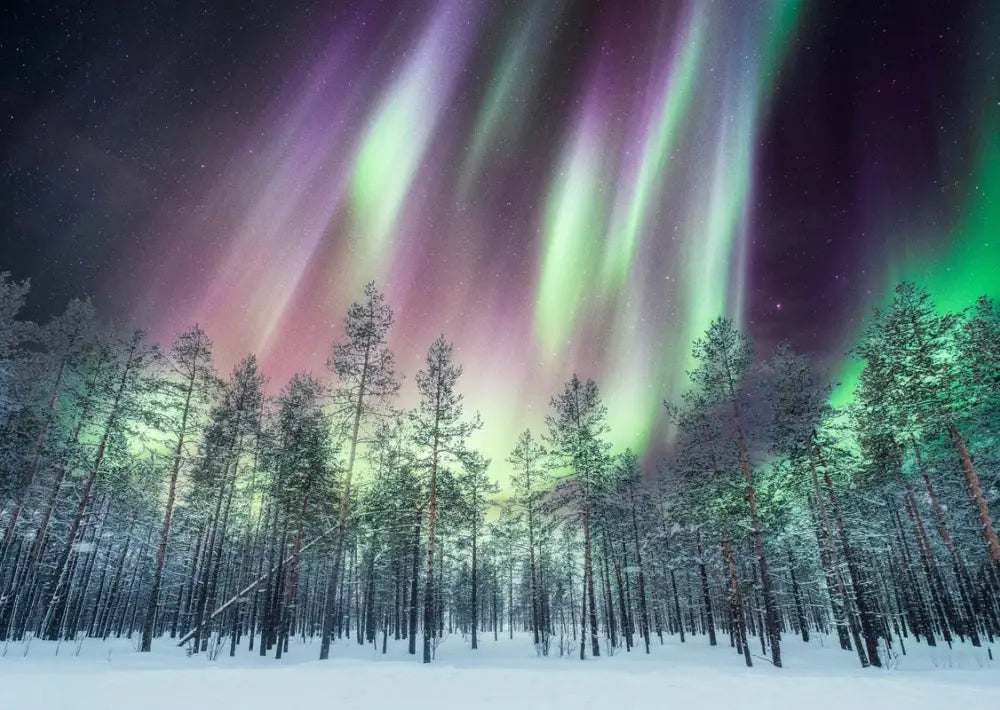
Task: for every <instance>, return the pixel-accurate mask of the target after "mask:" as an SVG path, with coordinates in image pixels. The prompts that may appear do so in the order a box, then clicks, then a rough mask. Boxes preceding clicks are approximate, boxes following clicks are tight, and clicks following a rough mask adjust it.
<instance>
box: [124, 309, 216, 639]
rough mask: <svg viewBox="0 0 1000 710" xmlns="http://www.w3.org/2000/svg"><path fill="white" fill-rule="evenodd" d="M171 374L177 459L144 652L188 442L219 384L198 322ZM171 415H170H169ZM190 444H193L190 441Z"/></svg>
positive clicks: (178, 344)
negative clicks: (179, 476)
mask: <svg viewBox="0 0 1000 710" xmlns="http://www.w3.org/2000/svg"><path fill="white" fill-rule="evenodd" d="M167 367H168V371H170V372H171V375H170V376H168V377H165V378H164V380H163V382H162V387H163V389H164V390H165V392H164V393H163V398H162V401H161V402H160V403H159V408H160V409H161V410H162V411H164V412H167V413H169V415H173V416H172V417H170V419H171V420H172V421H169V422H167V423H165V426H166V427H169V428H170V429H171V431H172V433H174V436H175V437H176V442H175V444H174V451H173V461H172V462H171V464H170V480H169V482H168V484H167V502H166V506H165V509H164V512H163V525H162V527H161V530H160V543H159V546H158V548H157V552H156V565H155V567H154V568H153V585H152V587H151V588H150V592H149V599H148V602H147V606H146V615H145V620H144V621H143V625H142V640H141V643H140V649H139V650H140V651H143V652H149V651H150V649H151V648H152V644H153V627H154V625H155V621H156V614H157V607H158V605H159V601H160V586H161V584H162V582H163V567H164V564H165V562H166V555H167V543H168V541H169V538H170V525H171V522H172V518H173V513H174V501H175V500H176V496H177V477H178V474H179V473H180V470H181V465H182V464H183V462H184V458H185V444H187V443H188V442H187V439H188V437H189V436H190V434H191V432H192V431H193V430H195V429H196V428H197V427H198V424H199V423H200V422H199V421H198V420H199V418H200V417H201V416H202V415H203V413H204V409H205V408H206V407H207V406H208V403H209V399H210V397H211V395H212V391H213V389H214V388H215V386H216V377H215V370H214V369H213V368H212V343H211V341H210V340H209V339H208V336H207V335H206V334H205V331H203V330H202V329H201V328H199V327H198V326H197V325H195V326H194V327H192V328H190V329H189V330H187V331H185V332H184V333H181V334H180V335H179V336H178V337H177V339H176V340H175V341H174V343H173V345H172V346H171V348H170V358H169V359H168V360H167ZM169 415H168V416H169ZM188 445H189V444H188Z"/></svg>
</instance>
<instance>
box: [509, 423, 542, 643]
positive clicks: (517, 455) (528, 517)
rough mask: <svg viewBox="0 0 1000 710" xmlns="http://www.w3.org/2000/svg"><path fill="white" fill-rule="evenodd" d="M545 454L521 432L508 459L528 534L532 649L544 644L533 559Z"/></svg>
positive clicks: (536, 576) (536, 568)
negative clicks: (533, 645)
mask: <svg viewBox="0 0 1000 710" xmlns="http://www.w3.org/2000/svg"><path fill="white" fill-rule="evenodd" d="M547 456H548V452H547V451H546V450H545V447H543V446H542V445H541V444H539V443H537V442H536V441H535V438H534V437H533V436H532V434H531V431H530V430H528V429H526V430H524V431H523V432H521V435H520V436H519V437H518V439H517V443H516V444H515V445H514V449H513V451H511V453H510V456H508V457H507V463H509V464H510V465H511V484H512V485H513V487H514V496H515V497H514V502H515V503H516V504H517V505H518V506H519V507H520V508H521V509H522V510H523V511H524V517H525V526H526V532H527V534H528V566H529V573H530V577H531V632H532V634H533V636H534V642H535V646H538V645H539V644H540V643H542V642H543V641H544V629H543V628H542V623H541V616H542V613H541V612H542V610H541V599H540V596H539V594H540V590H539V584H538V564H537V560H536V559H535V556H536V553H535V546H536V541H535V535H536V525H537V522H536V518H537V516H538V504H539V499H540V497H541V495H542V493H543V490H544V489H543V488H542V485H543V484H544V483H546V480H545V473H546V463H547Z"/></svg>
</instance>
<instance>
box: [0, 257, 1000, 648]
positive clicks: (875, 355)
mask: <svg viewBox="0 0 1000 710" xmlns="http://www.w3.org/2000/svg"><path fill="white" fill-rule="evenodd" d="M28 288H29V287H28V284H27V283H20V282H17V281H16V280H14V279H12V278H11V277H10V276H9V275H4V276H3V277H2V279H0V378H2V379H0V408H2V409H0V428H2V433H0V506H2V507H0V532H2V536H3V537H2V547H0V645H2V644H9V643H11V642H19V643H25V642H29V641H30V640H31V639H33V638H38V639H44V640H49V641H62V642H73V641H75V640H76V641H79V640H80V639H84V638H93V639H108V638H110V637H127V638H131V639H133V640H134V642H135V644H136V648H137V649H138V650H141V651H149V650H150V649H151V648H152V647H153V646H156V645H159V644H170V645H179V646H183V647H184V648H186V649H187V652H188V653H189V654H205V655H206V656H207V657H208V658H212V659H214V658H216V657H218V656H219V655H220V654H229V655H238V654H259V655H260V656H265V655H273V657H274V658H281V657H282V656H283V655H285V654H289V655H290V654H297V655H299V656H302V655H309V656H310V657H318V658H320V659H325V658H328V657H335V656H336V655H337V652H338V649H337V647H338V646H342V645H343V644H369V645H371V646H372V647H373V649H374V650H375V651H376V652H380V653H385V651H386V648H387V644H388V643H389V641H390V639H391V640H392V641H393V642H399V643H403V644H406V645H407V647H408V651H409V653H410V654H413V656H414V659H415V660H416V659H422V661H423V662H424V663H428V662H431V661H432V660H433V659H434V658H435V652H436V649H437V647H438V645H439V644H440V643H441V642H442V639H444V638H447V637H448V636H452V635H456V634H460V635H462V636H463V637H464V638H466V639H468V640H469V652H470V653H474V652H475V649H476V648H477V645H479V644H482V643H483V642H484V639H486V638H489V639H493V640H496V639H498V638H502V637H503V636H507V637H508V638H514V636H515V634H520V635H522V636H523V638H525V639H529V640H530V641H531V642H533V643H534V646H535V650H536V652H537V654H538V655H540V656H544V655H549V656H552V655H558V656H569V657H574V658H580V659H585V658H590V657H596V656H609V655H617V654H622V653H626V652H628V653H632V654H645V653H649V652H650V647H651V646H655V645H657V644H662V643H664V637H666V636H672V637H676V638H677V639H679V641H680V642H684V643H686V644H689V645H693V644H701V645H710V646H728V647H729V651H730V652H731V653H732V663H734V664H744V663H745V664H746V665H747V666H750V665H754V664H755V663H758V662H761V661H764V662H770V663H771V664H773V665H774V666H779V667H780V666H781V665H782V643H783V642H784V641H785V640H786V639H787V638H789V637H792V636H799V637H801V640H802V641H803V642H808V641H809V640H810V639H811V638H814V637H816V636H819V635H824V636H826V635H828V636H829V638H832V639H835V640H836V642H838V643H839V646H840V648H841V649H842V650H843V653H845V654H852V656H853V657H855V658H856V662H857V663H858V664H860V666H861V667H869V666H882V665H884V664H886V663H887V662H888V661H889V659H892V658H895V657H898V656H900V655H903V654H906V653H907V649H908V646H909V645H911V644H914V643H922V644H925V645H927V646H935V645H936V646H949V647H950V646H952V645H954V644H963V643H964V644H971V646H973V647H981V646H987V647H989V645H990V644H992V643H994V642H995V640H996V638H997V636H998V635H1000V541H998V538H997V530H996V524H995V522H994V521H995V518H996V514H997V511H998V509H1000V496H998V488H1000V439H998V436H1000V428H998V427H1000V307H998V305H997V304H996V303H995V302H994V301H992V300H990V299H989V298H988V297H985V296H984V297H983V298H981V299H979V300H978V301H977V302H975V303H970V304H968V307H967V308H966V309H965V310H963V311H961V312H958V313H942V312H941V311H939V310H938V309H937V308H936V306H935V304H934V303H933V302H932V300H931V298H930V296H929V295H928V293H927V292H926V291H925V290H923V289H922V288H921V286H919V285H918V284H914V283H910V282H902V283H899V284H898V285H897V286H896V287H895V289H894V292H893V293H892V294H891V296H892V297H891V301H887V306H886V307H885V308H884V309H883V310H876V311H874V312H872V313H871V314H870V317H869V318H868V320H867V322H866V326H865V328H864V330H863V332H862V333H860V335H859V338H858V339H857V342H856V344H855V346H854V348H853V350H852V351H851V353H850V355H851V357H853V358H854V359H856V360H857V361H858V362H860V363H862V365H863V367H862V369H861V370H860V375H859V377H858V381H857V383H856V387H855V388H854V392H853V395H852V397H851V398H850V399H849V401H847V402H846V403H845V404H844V405H843V406H839V407H834V406H831V404H830V402H831V396H830V395H831V391H832V384H831V383H830V382H828V381H827V379H826V378H825V377H824V376H823V375H822V374H821V373H820V372H819V371H818V370H817V368H815V367H814V365H813V364H812V363H811V361H810V359H809V358H808V357H806V356H803V355H801V354H798V353H796V352H794V351H793V350H792V349H791V348H790V347H788V346H786V345H782V346H779V347H778V348H777V349H776V350H775V351H774V352H768V353H761V352H755V350H754V348H753V344H752V343H751V342H750V340H749V338H748V337H747V336H746V334H744V333H743V332H741V331H740V330H739V329H738V328H737V327H735V325H734V324H733V323H732V322H731V321H729V320H725V319H718V320H715V321H714V322H712V323H711V324H710V325H709V326H708V328H707V330H706V331H705V332H704V334H703V335H702V336H701V337H700V338H698V339H697V340H696V341H695V342H693V343H691V344H690V347H691V360H690V362H691V363H692V366H691V369H690V371H689V373H688V382H689V386H688V389H687V391H686V393H685V394H684V395H683V397H681V398H680V399H679V401H666V402H664V407H665V408H666V414H667V417H668V419H669V421H670V423H671V430H670V431H669V432H664V433H663V436H664V437H665V438H666V439H667V441H666V442H665V443H664V450H665V451H667V452H669V453H668V455H667V456H666V457H664V458H663V459H662V460H657V461H649V460H647V459H648V458H649V457H647V456H644V455H643V453H642V452H633V451H629V450H625V451H616V450H614V448H613V447H612V445H611V443H610V438H609V428H610V427H609V424H612V423H613V422H614V418H615V415H616V413H615V412H613V411H608V410H607V409H606V407H605V406H604V404H603V403H602V399H601V393H600V389H599V383H595V382H594V381H592V380H587V379H581V378H578V377H577V376H576V375H574V374H573V373H566V376H567V378H568V379H567V381H566V383H565V386H564V387H563V388H562V389H561V390H560V391H558V392H553V393H551V394H552V397H551V403H550V409H549V411H548V413H547V416H546V418H545V426H544V428H543V429H542V430H541V431H530V430H525V431H524V432H523V433H522V434H521V435H520V436H519V437H518V438H517V439H516V441H510V442H509V452H510V453H509V456H508V457H507V458H506V460H503V461H497V460H493V461H491V460H489V459H487V458H486V457H485V456H484V455H483V454H482V453H481V452H478V451H476V450H474V448H472V446H471V445H470V443H469V439H470V437H471V436H472V435H473V434H474V432H475V431H476V430H478V429H480V428H482V427H487V428H488V426H489V422H482V421H481V420H480V418H479V416H478V414H476V413H474V412H470V411H467V409H466V408H464V407H463V398H462V389H463V380H464V379H465V378H475V377H476V374H475V373H474V372H466V373H463V370H462V366H461V364H460V363H458V362H456V361H455V358H454V357H453V353H452V347H451V344H450V343H449V341H448V339H447V337H446V335H442V336H441V337H440V338H438V339H437V340H435V341H434V342H433V343H431V344H430V346H429V348H428V351H427V358H426V366H425V367H424V368H423V369H422V370H420V371H419V372H417V373H414V374H413V376H412V382H410V377H409V375H408V377H407V382H408V384H409V386H410V387H414V386H415V390H416V393H417V395H418V397H419V400H418V401H417V400H415V401H416V405H415V406H414V407H413V408H410V409H407V408H403V407H402V406H401V404H400V400H401V397H400V390H401V384H400V383H401V374H402V373H399V372H397V368H396V366H395V363H394V358H393V354H392V352H391V351H390V349H389V346H388V338H389V334H390V331H391V328H392V326H393V313H392V308H391V305H390V304H389V303H387V302H386V300H385V299H384V297H383V295H382V294H381V293H380V292H379V290H378V289H377V288H376V286H375V285H374V284H369V285H368V286H366V287H365V289H364V291H363V293H362V294H359V297H358V300H357V301H356V302H355V303H354V304H353V305H352V306H351V307H350V308H349V310H348V311H347V313H346V315H345V316H344V318H343V326H342V328H340V329H339V339H338V340H337V342H332V343H330V351H329V359H328V372H325V373H322V374H321V375H315V374H306V373H302V374H298V375H296V376H294V377H293V378H292V379H291V380H290V381H289V382H287V383H283V384H282V385H280V387H279V386H275V385H274V384H272V383H269V382H268V380H267V376H266V373H264V372H262V371H261V370H260V369H259V367H258V364H257V361H256V360H255V358H254V357H253V356H252V355H251V356H248V357H246V358H245V359H243V360H242V361H240V362H239V363H238V364H237V365H236V366H235V367H234V368H233V369H232V371H231V372H227V373H219V372H217V371H216V369H215V368H214V367H213V353H212V342H211V339H210V334H207V333H205V332H203V331H202V330H201V329H200V328H199V327H198V326H192V327H191V328H190V329H189V330H187V331H185V332H183V333H180V334H179V335H178V336H177V337H176V339H175V340H174V342H172V343H169V344H164V345H163V346H162V347H161V346H158V345H157V344H154V343H152V342H150V340H149V339H148V338H147V337H146V336H145V334H144V333H143V332H142V331H134V332H120V331H119V330H113V329H109V328H108V327H106V326H105V325H103V324H102V322H101V320H100V318H99V316H98V314H96V313H95V311H94V308H93V307H92V306H91V305H90V304H89V303H88V302H86V301H73V302H71V303H69V305H68V306H67V307H66V309H65V311H64V312H63V313H62V314H61V315H59V316H57V317H54V318H52V319H51V320H50V321H48V322H45V323H34V322H29V321H27V320H24V319H22V318H21V317H20V316H19V313H20V312H21V310H22V307H23V304H24V301H25V298H26V297H27V295H28ZM649 387H650V392H651V395H650V396H653V397H656V396H657V395H656V383H655V382H654V383H650V386H649ZM500 473H502V474H503V475H502V476H500V475H499V474H500ZM498 478H502V480H509V482H510V483H509V485H507V486H504V487H503V488H502V489H501V487H499V486H498V485H497V483H496V481H497V479H498ZM989 653H990V657H992V649H989Z"/></svg>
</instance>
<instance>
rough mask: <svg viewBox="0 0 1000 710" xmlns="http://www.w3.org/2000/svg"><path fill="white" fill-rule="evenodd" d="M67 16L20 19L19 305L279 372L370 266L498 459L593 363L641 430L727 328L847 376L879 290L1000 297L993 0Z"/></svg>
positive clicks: (399, 332) (6, 85)
mask: <svg viewBox="0 0 1000 710" xmlns="http://www.w3.org/2000/svg"><path fill="white" fill-rule="evenodd" d="M47 5H56V4H55V3H35V2H24V3H15V4H14V5H13V6H12V8H11V9H10V10H8V11H7V12H6V17H5V21H4V22H3V23H2V27H0V77H2V79H0V157H2V168H0V217H2V220H0V230H2V231H0V269H7V270H11V271H12V272H13V273H14V275H15V276H16V277H20V278H24V277H30V278H31V280H32V284H33V294H32V297H31V302H30V304H29V315H30V316H32V317H37V318H44V317H46V316H47V315H49V314H51V313H54V312H58V311H59V310H61V308H62V307H63V305H64V304H65V302H66V300H67V299H68V298H70V297H73V296H84V295H89V296H91V297H93V299H94V300H95V302H96V303H97V305H98V307H99V309H100V310H101V312H102V313H104V314H105V315H106V316H107V317H108V318H111V319H114V320H115V321H117V322H124V323H135V324H138V325H143V326H145V327H148V328H149V330H150V332H151V334H152V336H153V337H154V338H156V339H158V340H161V341H168V340H169V339H170V338H171V337H172V335H173V334H175V333H176V332H178V331H179V330H182V329H183V328H185V327H186V326H188V325H190V324H192V323H195V322H198V323H199V324H201V325H202V326H203V327H204V328H205V329H206V330H207V331H208V332H209V334H210V335H211V337H212V338H213V340H214V341H215V344H216V348H215V349H216V353H217V358H218V364H219V366H220V369H222V370H223V371H225V370H227V369H228V368H229V367H230V366H231V365H232V364H233V362H235V360H236V359H238V358H239V357H241V356H242V355H244V354H246V353H248V352H255V353H257V354H258V356H259V357H260V358H261V360H262V363H263V366H264V368H265V370H266V371H267V373H268V374H269V375H270V377H271V382H272V386H273V388H274V389H277V388H278V387H280V385H281V384H282V383H283V382H285V381H287V379H288V378H289V376H290V375H291V374H292V373H293V372H295V371H296V370H301V369H305V370H312V371H314V372H317V373H318V372H322V371H323V364H324V362H325V360H326V358H327V356H328V354H329V351H330V347H331V344H332V342H333V341H334V339H335V338H337V337H339V335H340V334H341V332H342V331H341V322H342V317H343V313H344V311H345V309H346V307H347V305H348V304H349V303H350V302H351V301H352V300H354V299H355V298H356V297H357V296H358V294H359V293H360V289H361V286H362V285H363V284H364V282H366V281H368V280H375V281H376V283H377V284H378V285H379V287H380V288H381V289H383V290H384V291H385V293H386V295H387V297H388V300H389V301H390V303H391V304H392V305H393V307H394V309H395V311H396V316H397V325H396V326H395V328H394V331H393V333H392V336H391V345H392V347H393V349H394V350H395V351H396V353H397V355H398V358H399V360H400V365H401V370H402V371H404V372H405V373H407V375H408V378H407V382H406V383H405V385H404V391H405V392H408V393H410V395H409V396H410V397H412V391H413V378H412V373H413V372H414V371H415V370H416V369H417V368H418V367H420V366H421V364H422V359H423V356H424V353H425V352H426V348H427V346H428V345H429V343H430V342H431V341H432V340H433V339H434V338H435V337H436V336H437V334H438V333H439V332H442V331H443V332H444V333H445V334H446V336H447V337H448V338H449V339H452V340H453V341H454V342H455V353H456V357H457V359H458V360H459V361H460V362H461V363H462V364H463V365H464V366H465V375H464V377H463V380H462V381H461V389H462V391H463V392H464V393H465V395H466V400H467V405H468V407H469V408H470V409H478V410H480V411H481V412H482V414H483V417H484V419H485V422H486V427H485V429H484V431H483V433H482V434H481V435H480V437H481V441H480V445H481V446H482V447H483V448H485V449H486V451H487V453H489V454H491V455H493V456H494V457H495V458H502V457H503V456H504V455H505V453H506V452H507V451H508V450H509V448H510V446H511V445H512V444H513V441H514V437H515V436H516V434H517V432H518V431H520V430H521V429H523V428H524V427H525V426H532V427H535V428H536V429H538V428H539V427H540V424H541V422H542V418H543V416H544V413H545V411H546V409H547V406H548V400H549V397H550V396H551V395H552V394H553V393H555V392H556V391H557V390H558V389H559V388H560V386H561V384H562V383H563V382H564V381H565V380H566V379H568V377H569V376H570V375H571V374H573V373H574V372H577V373H579V374H580V375H581V376H582V377H593V378H594V379H596V380H597V381H598V384H599V385H600V386H601V389H602V393H603V395H604V398H605V400H606V403H607V405H608V407H609V410H610V413H611V422H612V434H613V438H614V440H615V443H616V444H617V445H618V446H626V445H630V446H633V447H636V448H639V449H644V450H649V449H650V448H654V449H655V448H656V447H657V445H658V442H661V441H662V438H663V431H664V423H663V420H662V414H661V411H662V407H661V403H662V401H663V400H664V399H665V398H666V399H670V398H673V397H676V396H677V395H678V394H679V393H680V392H681V391H682V390H683V388H684V386H685V374H684V373H685V369H686V368H688V367H689V366H690V359H689V357H690V356H689V352H690V342H691V340H692V339H693V338H694V337H696V336H697V335H698V334H699V333H700V332H701V331H703V330H704V328H705V327H706V326H707V325H708V323H709V321H710V320H711V319H712V318H713V317H715V316H716V315H728V316H731V317H733V318H734V319H736V321H738V322H739V324H740V325H741V327H743V328H745V329H746V330H747V331H748V332H749V333H750V334H751V335H752V336H753V338H754V340H755V342H756V345H757V347H758V349H759V350H760V351H762V352H766V351H768V350H769V349H770V348H772V347H773V346H774V345H775V344H776V343H777V342H778V341H779V340H781V339H788V340H790V341H791V342H792V344H793V345H794V346H795V347H796V348H798V349H800V350H802V351H805V352H808V353H811V354H813V355H814V356H815V357H816V359H817V362H819V363H820V365H821V366H822V367H823V368H825V369H826V370H827V371H828V372H829V373H830V374H831V376H833V377H835V378H840V379H842V380H843V381H845V382H848V383H849V382H850V381H851V373H852V368H854V367H855V366H853V365H852V364H851V363H850V362H849V361H847V360H846V358H845V355H844V353H845V351H846V350H847V349H848V347H849V345H850V343H851V341H852V339H853V338H854V336H855V335H856V334H857V333H858V331H859V329H860V327H861V325H862V323H863V319H864V317H865V314H866V313H867V312H868V311H869V310H870V309H871V307H872V306H874V305H877V304H878V303H880V302H882V301H884V300H885V298H886V294H887V292H888V289H889V288H890V286H891V284H892V282H893V281H895V280H897V279H899V278H913V279H915V280H918V281H920V282H921V283H923V284H924V285H926V286H928V287H929V288H930V289H931V291H932V293H933V295H934V296H935V297H936V298H937V299H938V300H939V302H941V304H942V306H943V307H948V308H957V307H961V306H963V305H966V304H967V303H969V302H971V300H972V299H973V298H975V296H976V295H978V294H980V293H983V292H993V293H994V294H996V295H1000V293H998V292H1000V235H998V227H1000V41H998V39H997V37H1000V3H995V2H989V1H986V2H979V3H971V2H970V3H966V2H959V1H956V0H950V1H948V2H921V3H912V4H910V3H880V2H871V1H863V2H837V3H821V2H797V1H785V0H760V1H759V2H750V1H749V0H748V1H746V2H741V1H739V0H733V1H727V2H722V1H721V0H720V1H716V2H712V1H708V0H706V1H704V2H699V1H692V2H681V1H673V2H640V1H635V2H632V1H630V0H619V1H616V2H610V1H606V2H583V1H581V0H547V1H546V2H534V1H531V0H511V1H508V2H502V1H500V0H425V1H420V2H413V1H409V2H407V1H398V2H390V1H386V2H376V1H375V0H365V1H359V2H351V1H344V2H336V3H329V2H313V3H310V2H287V3H255V2H244V3H221V2H217V3H208V2H185V1H183V0H182V1H180V2H146V3H141V2H136V3H100V2H95V3H64V4H62V5H63V7H51V6H50V7H46V6H47ZM911 5H912V6H911ZM991 240H992V242H991ZM845 391H846V390H845V388H841V390H840V391H839V393H840V394H839V396H840V397H844V396H846V394H845Z"/></svg>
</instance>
